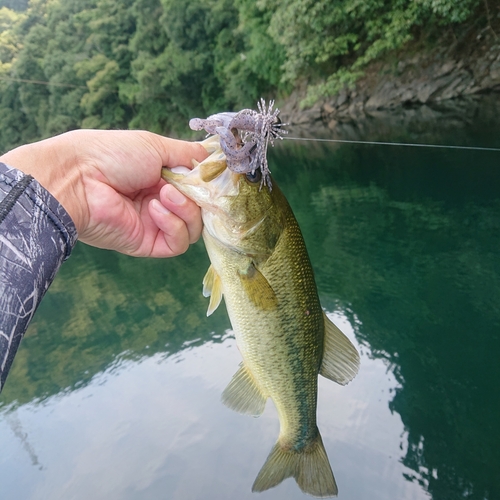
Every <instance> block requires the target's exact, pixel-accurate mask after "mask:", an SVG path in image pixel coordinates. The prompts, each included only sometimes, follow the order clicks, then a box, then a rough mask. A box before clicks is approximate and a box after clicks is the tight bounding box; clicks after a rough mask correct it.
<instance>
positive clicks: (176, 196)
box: [167, 189, 186, 205]
mask: <svg viewBox="0 0 500 500" xmlns="http://www.w3.org/2000/svg"><path fill="white" fill-rule="evenodd" d="M167 198H168V199H169V200H170V201H171V202H172V203H175V204H176V205H182V204H183V203H184V202H185V201H186V197H185V196H184V195H183V194H182V193H181V192H180V191H177V189H170V190H169V191H168V192H167Z"/></svg>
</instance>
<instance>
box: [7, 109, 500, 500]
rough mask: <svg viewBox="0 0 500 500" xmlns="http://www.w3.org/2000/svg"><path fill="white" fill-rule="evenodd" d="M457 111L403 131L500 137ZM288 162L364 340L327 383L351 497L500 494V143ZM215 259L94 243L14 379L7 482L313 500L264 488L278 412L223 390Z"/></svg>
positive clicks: (82, 252)
mask: <svg viewBox="0 0 500 500" xmlns="http://www.w3.org/2000/svg"><path fill="white" fill-rule="evenodd" d="M438 125H439V124H436V126H435V127H423V128H422V129H421V130H420V131H414V132H412V133H411V134H408V133H407V131H403V130H401V129H397V128H394V129H391V128H390V127H388V128H387V129H385V130H384V131H383V139H385V140H391V139H392V140H421V141H422V142H434V143H446V142H447V143H455V144H457V143H466V144H469V145H471V144H474V143H475V144H478V145H481V146H496V147H499V146H500V140H497V137H499V134H498V132H500V127H496V125H495V123H494V121H493V122H492V121H491V120H489V121H488V120H484V119H482V118H481V116H479V117H475V119H474V121H472V122H469V123H468V124H466V125H465V126H461V127H459V128H458V127H457V129H456V130H454V129H453V128H451V129H450V128H449V127H448V128H447V129H446V131H442V130H440V127H439V126H438ZM375 135H376V134H375ZM363 138H365V139H373V138H380V137H375V136H374V134H373V133H371V134H367V135H365V136H364V137H363ZM270 164H271V169H272V171H273V174H274V175H275V178H276V180H277V182H278V183H279V184H280V187H281V188H282V190H283V191H284V193H285V194H286V195H287V197H288V199H289V201H290V203H291V205H292V207H293V209H294V211H295V213H296V216H297V219H298V221H299V223H300V225H301V227H302V230H303V233H304V238H305V240H306V244H307V246H308V249H309V253H310V256H311V260H312V263H313V267H314V269H315V273H316V277H317V282H318V289H319V293H320V297H321V300H322V303H323V306H324V308H325V309H326V310H327V312H328V314H329V315H330V317H332V318H333V319H334V320H335V321H336V322H337V323H338V324H339V326H341V327H342V329H343V330H344V331H345V332H346V334H347V335H348V336H349V337H350V338H351V339H352V340H353V342H355V343H356V345H358V346H359V349H360V351H361V352H362V365H361V369H360V373H359V375H358V376H357V378H356V379H355V380H354V381H353V382H352V383H351V384H349V385H348V386H346V387H339V386H337V385H336V384H334V383H332V382H329V381H327V380H325V379H321V380H320V385H319V390H320V395H319V406H318V420H319V427H320V430H321V432H322V435H323V440H324V442H325V446H326V449H327V452H328V455H329V457H330V461H331V464H332V468H333V470H334V473H335V476H336V479H337V482H338V485H339V490H340V494H339V498H341V499H352V500H364V499H367V500H374V499H380V500H383V499H424V498H432V499H434V500H445V499H446V500H448V499H450V500H452V499H459V498H468V499H488V500H493V499H500V432H499V430H498V424H499V422H500V398H499V397H498V387H499V385H500V362H499V354H500V335H499V334H500V259H499V257H500V250H499V249H500V233H499V229H500V153H488V152H472V151H453V150H431V149H418V148H402V147H398V148H391V147H383V146H359V145H342V146H339V145H332V144H320V145H318V144H315V145H314V144H310V143H307V144H304V143H292V142H291V141H289V142H283V143H281V144H279V146H278V147H277V148H275V149H274V150H273V151H272V152H271V155H270ZM207 267H208V260H207V257H206V255H205V251H204V248H203V244H202V243H201V242H200V243H198V244H197V245H195V246H193V247H192V248H191V249H190V250H189V251H188V253H187V254H186V255H184V256H181V257H179V258H175V259H171V260H161V261H160V260H146V259H142V260H141V259H133V258H128V257H125V256H121V255H118V254H115V253H112V252H106V251H100V250H96V249H92V248H89V247H86V246H85V245H83V244H78V245H77V248H76V249H75V251H74V254H73V255H72V257H71V258H70V260H69V261H68V262H67V263H66V264H65V265H64V266H63V268H62V270H61V272H60V274H59V275H58V277H57V279H56V280H55V282H54V284H53V285H52V287H51V289H50V291H49V293H48V294H47V296H46V297H45V299H44V300H43V303H42V305H41V307H40V309H39V311H38V312H37V314H36V317H35V320H34V321H33V323H32V325H31V327H30V329H29V331H28V334H27V337H26V338H25V340H24V341H23V344H22V347H21V349H20V351H19V353H18V356H17V358H16V361H15V364H14V368H13V370H12V372H11V374H10V376H9V378H8V380H7V384H6V386H5V389H4V392H3V393H2V395H1V396H0V443H1V453H0V485H1V487H0V488H1V489H0V498H2V499H8V500H10V499H14V498H15V499H23V500H24V499H26V500H32V499H33V500H35V499H40V500H43V499H51V500H57V499H61V500H69V499H89V498H92V499H99V500H100V499H106V500H112V499H117V500H118V499H119V500H129V499H141V500H149V499H151V500H152V499H183V500H184V499H212V498H213V499H236V498H238V499H255V498H263V499H267V498H269V499H299V498H306V497H305V495H303V494H302V493H301V492H300V490H299V489H298V488H297V486H296V484H295V482H294V481H293V480H291V479H289V480H287V481H285V482H284V483H282V484H281V485H280V486H278V487H277V488H275V489H273V490H270V491H268V492H265V493H262V494H252V493H251V491H250V490H251V485H252V483H253V480H254V479H255V476H256V474H257V472H258V471H259V469H260V467H261V466H262V464H263V463H264V461H265V459H266V457H267V454H268V452H269V450H270V449H271V447H272V445H273V443H274V441H275V439H276V437H277V435H278V430H279V426H278V420H277V415H276V412H275V410H274V408H273V405H272V403H270V402H269V403H268V405H267V407H266V411H265V413H264V415H262V417H260V418H258V419H254V418H251V417H246V416H242V415H239V414H236V413H234V412H232V411H231V410H228V409H227V408H226V407H224V406H223V405H222V404H221V403H220V394H221V392H222V390H223V389H224V387H225V385H226V384H227V383H228V381H229V380H230V378H231V376H232V374H233V373H234V372H235V371H236V369H237V367H238V364H239V361H240V356H239V353H238V350H237V348H236V346H235V343H234V338H233V335H232V332H231V329H230V323H229V320H228V318H227V315H226V312H225V310H224V307H220V308H219V310H217V311H216V313H214V315H213V316H212V317H210V318H206V317H205V311H206V308H207V306H208V304H207V300H206V299H204V298H203V297H202V295H201V280H202V278H203V276H204V273H205V271H206V269H207Z"/></svg>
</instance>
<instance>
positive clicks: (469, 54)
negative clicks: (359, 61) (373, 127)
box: [282, 29, 500, 136]
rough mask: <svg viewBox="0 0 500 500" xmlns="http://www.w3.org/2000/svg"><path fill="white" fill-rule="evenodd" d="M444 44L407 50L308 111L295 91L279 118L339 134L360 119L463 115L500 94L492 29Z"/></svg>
mask: <svg viewBox="0 0 500 500" xmlns="http://www.w3.org/2000/svg"><path fill="white" fill-rule="evenodd" d="M449 38H450V36H448V37H447V38H446V37H444V38H443V39H442V40H441V42H440V43H439V47H440V48H438V49H434V50H432V51H429V50H418V49H417V48H413V49H412V48H411V47H410V48H409V50H407V51H406V52H405V51H402V52H401V53H400V54H397V55H396V56H392V58H391V59H390V60H386V61H383V62H378V63H375V64H372V65H371V66H370V67H368V68H367V69H366V72H365V76H364V77H363V78H362V79H361V80H359V81H358V82H357V84H356V86H355V88H353V89H343V90H342V91H341V92H340V93H339V94H338V95H336V96H334V97H332V98H329V99H324V100H323V101H321V102H318V103H317V104H316V105H314V106H313V107H312V108H309V109H302V108H301V107H300V104H299V103H300V101H301V99H302V98H303V96H304V95H305V92H304V90H297V91H296V92H295V93H294V95H293V96H291V99H290V100H288V102H287V103H285V105H284V106H283V107H282V114H283V116H284V117H285V119H286V120H287V121H288V122H290V123H292V124H293V125H298V126H300V125H306V124H311V123H312V122H321V123H322V125H323V126H324V125H326V126H327V127H328V128H329V129H331V130H332V131H335V132H338V133H340V132H341V131H342V130H346V131H348V130H349V129H352V127H353V125H354V124H359V123H360V121H363V120H364V119H366V118H368V119H369V118H375V119H377V118H379V119H382V118H384V117H387V118H389V119H397V120H400V121H402V122H404V121H405V120H408V119H410V120H411V119H417V118H419V119H426V118H427V119H434V118H435V117H436V114H437V115H439V114H442V113H446V114H447V116H449V115H450V113H451V114H453V112H454V111H456V114H462V115H463V111H464V108H466V110H468V111H467V113H470V112H471V111H470V109H471V106H472V107H473V106H474V102H475V101H476V100H477V99H476V97H477V96H480V95H483V94H485V93H492V94H494V93H496V92H500V38H499V37H498V36H497V35H496V33H495V31H493V29H490V30H488V33H486V34H485V33H484V30H483V32H480V33H474V32H472V33H469V34H468V36H463V37H462V39H461V41H457V40H453V37H451V38H452V39H451V41H450V40H449ZM497 95H498V97H499V98H500V94H497ZM467 113H466V114H467ZM377 121H378V120H377ZM318 125H319V123H318ZM342 135H343V136H345V134H344V133H343V134H342ZM348 135H349V134H348Z"/></svg>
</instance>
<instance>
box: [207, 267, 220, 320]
mask: <svg viewBox="0 0 500 500" xmlns="http://www.w3.org/2000/svg"><path fill="white" fill-rule="evenodd" d="M203 296H204V297H210V303H209V305H208V310H207V316H210V315H211V314H212V313H213V312H214V311H215V310H216V309H217V308H218V307H219V304H220V301H221V300H222V283H221V280H220V278H219V275H218V274H217V273H216V272H215V269H214V268H213V266H212V265H211V264H210V267H209V268H208V271H207V274H205V277H204V278H203Z"/></svg>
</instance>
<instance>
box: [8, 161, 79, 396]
mask: <svg viewBox="0 0 500 500" xmlns="http://www.w3.org/2000/svg"><path fill="white" fill-rule="evenodd" d="M76 239H77V232H76V228H75V225H74V224H73V221H72V219H71V217H70V216H69V215H68V213H67V212H66V210H65V209H64V208H63V206H62V205H61V204H60V203H59V202H58V201H57V200H56V199H55V198H54V197H53V196H52V195H51V194H50V193H49V192H48V191H46V190H45V189H44V188H43V187H42V186H41V185H40V184H39V183H38V182H37V181H36V180H35V179H33V178H31V177H30V176H27V175H26V174H24V173H22V172H21V171H19V170H15V169H10V168H9V167H7V166H5V165H4V164H2V163H0V390H1V388H2V387H3V384H4V383H5V379H6V377H7V374H8V372H9V369H10V366H11V364H12V361H13V359H14V356H15V354H16V352H17V348H18V347H19V343H20V342H21V339H22V337H23V336H24V333H25V331H26V329H27V327H28V325H29V322H30V321H31V318H32V317H33V314H34V313H35V311H36V309H37V307H38V305H39V303H40V300H41V299H42V297H43V295H44V294H45V292H46V291H47V289H48V287H49V286H50V284H51V283H52V281H53V279H54V277H55V275H56V273H57V271H58V270H59V268H60V266H61V264H62V262H63V261H64V260H65V259H67V258H68V257H69V255H70V253H71V250H72V248H73V247H74V245H75V243H76Z"/></svg>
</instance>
